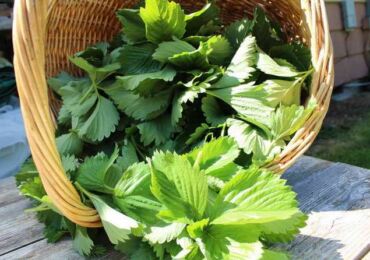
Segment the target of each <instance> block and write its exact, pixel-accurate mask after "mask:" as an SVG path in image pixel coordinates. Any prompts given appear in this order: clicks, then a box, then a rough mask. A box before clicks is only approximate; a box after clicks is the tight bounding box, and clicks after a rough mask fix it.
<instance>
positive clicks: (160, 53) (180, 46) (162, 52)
mask: <svg viewBox="0 0 370 260" xmlns="http://www.w3.org/2000/svg"><path fill="white" fill-rule="evenodd" d="M195 50H196V49H195V48H194V47H193V46H192V45H191V44H189V43H187V42H185V41H181V40H179V39H174V41H170V42H162V43H161V44H159V45H158V48H157V49H156V50H155V53H154V54H153V59H154V60H157V61H159V62H162V63H166V62H168V60H169V58H171V57H173V56H174V55H176V54H180V53H184V52H193V51H195Z"/></svg>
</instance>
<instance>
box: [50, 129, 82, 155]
mask: <svg viewBox="0 0 370 260" xmlns="http://www.w3.org/2000/svg"><path fill="white" fill-rule="evenodd" d="M56 143H57V147H58V151H59V153H60V154H62V155H68V154H69V155H79V154H80V153H81V152H82V149H83V142H82V140H81V139H80V138H79V137H78V135H77V134H76V133H75V132H70V133H68V134H64V135H61V136H59V137H57V139H56Z"/></svg>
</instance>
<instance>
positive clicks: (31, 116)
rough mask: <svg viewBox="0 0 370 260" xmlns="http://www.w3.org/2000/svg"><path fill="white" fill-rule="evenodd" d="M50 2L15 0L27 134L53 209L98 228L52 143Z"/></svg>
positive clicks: (94, 213)
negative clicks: (47, 61)
mask: <svg viewBox="0 0 370 260" xmlns="http://www.w3.org/2000/svg"><path fill="white" fill-rule="evenodd" d="M53 2H55V0H53V1H49V0H16V2H15V5H14V26H13V41H14V68H15V75H16V79H17V87H18V92H19V98H20V103H21V109H22V114H23V119H24V123H25V129H26V134H27V138H28V142H29V145H30V150H31V153H32V156H33V160H34V162H35V165H36V167H37V169H38V171H39V173H40V178H41V180H42V183H43V185H44V188H45V190H46V193H47V194H48V196H49V197H50V198H51V200H52V201H53V203H54V205H55V206H56V208H57V209H58V210H59V211H60V212H61V214H63V215H64V216H65V217H67V218H68V219H69V220H71V221H72V222H74V223H76V224H78V225H80V226H83V227H92V228H94V227H101V222H100V218H99V215H98V213H97V211H96V210H95V209H92V208H90V207H87V206H86V205H84V204H83V203H82V201H81V198H80V195H79V194H78V192H77V190H76V189H75V187H74V186H73V184H72V183H71V182H70V181H69V179H68V177H67V175H66V174H65V172H64V169H63V166H62V162H61V159H60V155H59V153H58V150H57V146H56V142H55V126H54V124H53V120H52V115H51V111H50V107H49V99H48V86H47V82H46V74H45V46H46V33H47V20H48V19H47V17H48V11H49V10H50V7H51V6H52V5H53Z"/></svg>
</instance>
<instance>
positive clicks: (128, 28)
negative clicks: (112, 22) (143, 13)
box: [117, 9, 146, 44]
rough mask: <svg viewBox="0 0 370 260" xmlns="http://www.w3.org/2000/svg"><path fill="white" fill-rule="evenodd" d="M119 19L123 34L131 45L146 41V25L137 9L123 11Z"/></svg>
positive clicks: (120, 12) (118, 15)
mask: <svg viewBox="0 0 370 260" xmlns="http://www.w3.org/2000/svg"><path fill="white" fill-rule="evenodd" d="M117 17H118V19H119V20H120V21H121V23H122V27H123V33H124V34H125V36H126V39H127V41H128V42H129V43H131V44H133V43H137V42H142V41H144V40H145V35H146V34H145V24H144V22H143V20H142V19H141V17H140V12H139V10H137V9H121V10H119V11H118V12H117Z"/></svg>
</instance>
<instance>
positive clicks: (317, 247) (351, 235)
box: [281, 157, 370, 260]
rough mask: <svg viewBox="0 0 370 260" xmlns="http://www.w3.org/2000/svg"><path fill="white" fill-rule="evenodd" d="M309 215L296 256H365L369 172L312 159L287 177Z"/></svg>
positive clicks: (369, 235) (293, 247) (293, 248)
mask: <svg viewBox="0 0 370 260" xmlns="http://www.w3.org/2000/svg"><path fill="white" fill-rule="evenodd" d="M284 178H286V179H287V180H288V183H289V184H290V185H292V186H293V188H294V190H295V191H296V192H297V193H298V200H299V201H300V203H301V205H300V207H301V209H302V210H303V211H305V212H306V213H309V220H308V221H307V227H305V228H304V229H302V230H301V234H300V235H299V236H298V237H297V239H296V240H295V241H294V242H293V243H292V244H290V245H288V246H282V247H281V248H283V249H287V250H288V251H289V252H291V254H292V255H293V258H294V259H345V260H347V259H361V258H362V257H363V256H364V255H366V253H367V252H369V250H370V171H369V170H365V169H361V168H358V167H353V166H350V165H346V164H342V163H328V162H325V161H321V160H317V159H314V158H310V157H305V158H303V159H302V160H300V161H299V162H298V163H297V164H296V165H295V166H294V167H293V168H292V169H291V170H289V171H288V172H287V174H286V175H284Z"/></svg>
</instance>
